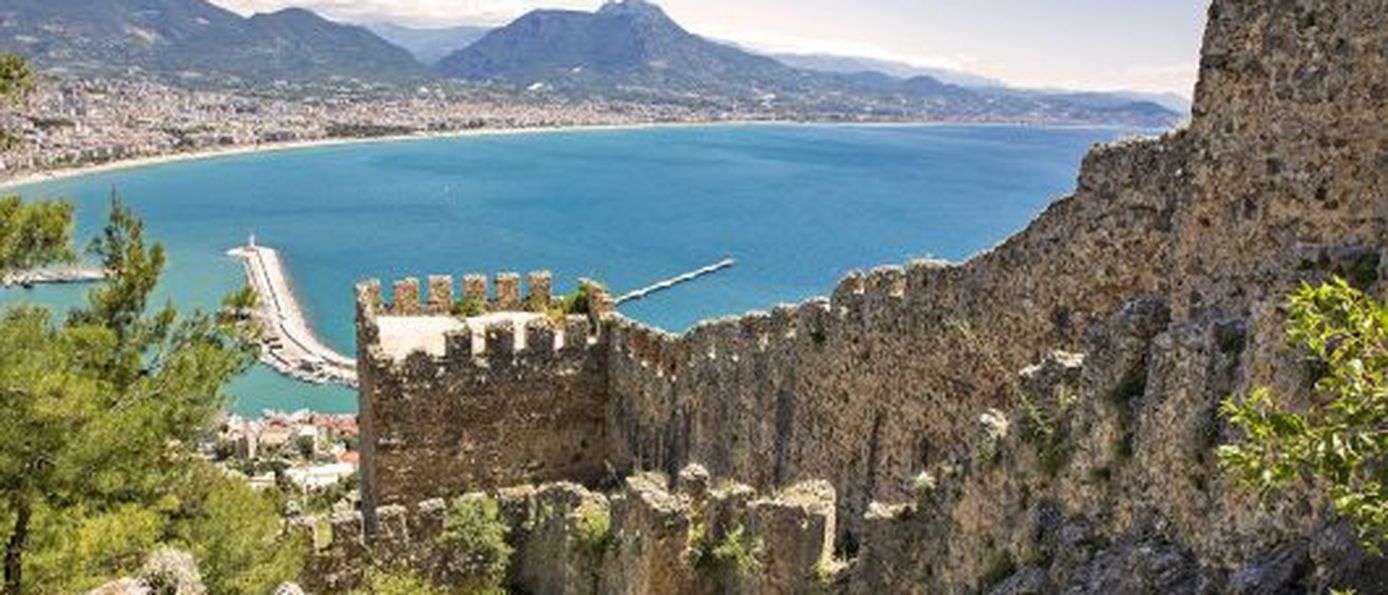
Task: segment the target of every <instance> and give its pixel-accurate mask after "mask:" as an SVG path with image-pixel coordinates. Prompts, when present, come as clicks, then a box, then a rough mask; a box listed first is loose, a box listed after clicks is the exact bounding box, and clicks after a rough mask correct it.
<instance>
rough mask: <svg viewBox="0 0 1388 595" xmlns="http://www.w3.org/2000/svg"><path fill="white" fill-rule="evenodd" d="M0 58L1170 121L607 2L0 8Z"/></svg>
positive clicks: (821, 111)
mask: <svg viewBox="0 0 1388 595" xmlns="http://www.w3.org/2000/svg"><path fill="white" fill-rule="evenodd" d="M0 49H3V50H8V51H17V52H20V53H23V54H25V55H27V56H29V57H30V58H31V59H32V60H33V61H34V62H35V63H36V64H37V65H39V66H40V67H41V68H43V69H45V70H47V71H50V72H55V73H71V74H77V75H89V74H96V75H113V74H115V75H123V74H127V73H131V72H142V73H147V74H151V75H156V76H161V77H172V78H176V79H179V80H182V81H198V80H212V81H223V80H231V81H250V82H255V81H266V80H289V81H319V80H333V79H353V80H358V81H363V82H372V83H376V82H384V83H400V82H407V81H423V80H428V79H437V78H449V79H461V80H465V81H472V82H478V83H485V84H489V85H502V86H509V87H512V88H514V89H516V90H517V91H522V90H531V91H541V90H542V91H545V92H551V93H562V94H567V95H574V96H600V97H614V98H622V99H634V100H656V101H680V102H696V103H713V104H718V103H727V102H733V103H736V104H739V105H765V106H771V107H776V108H780V109H782V110H784V111H787V112H790V113H796V114H808V115H809V116H811V117H814V116H817V115H833V114H840V115H842V114H854V115H855V116H854V117H869V118H872V117H897V118H919V119H936V120H949V119H957V120H971V121H973V120H1027V121H1067V122H1093V123H1107V124H1128V125H1140V126H1154V127H1155V126H1166V125H1169V124H1171V123H1174V122H1175V121H1176V120H1178V119H1179V118H1180V117H1181V115H1180V114H1179V113H1177V112H1174V111H1171V110H1169V109H1167V108H1165V107H1162V106H1160V105H1157V104H1155V103H1153V102H1151V101H1146V100H1145V99H1144V98H1140V97H1132V96H1120V95H1114V94H1074V93H1050V92H1040V91H1037V92H1031V91H1017V90H1010V89H1004V88H1002V87H993V86H989V85H988V84H987V83H988V81H986V80H983V79H980V80H972V79H960V78H958V77H956V78H949V77H945V78H947V79H948V80H949V82H944V81H942V80H940V78H941V76H942V73H938V72H934V73H932V72H929V71H912V70H904V69H901V68H897V67H894V66H893V65H891V64H881V63H879V64H873V63H871V62H868V63H863V64H862V66H863V68H854V67H852V66H853V65H854V63H853V62H852V61H851V60H850V61H847V62H845V61H844V60H843V59H840V60H838V61H834V60H829V59H827V58H826V57H823V56H820V57H816V58H812V59H809V58H805V57H800V58H798V59H791V58H786V57H784V56H782V59H781V60H778V59H775V58H773V57H769V56H766V55H761V54H757V53H753V52H750V51H747V50H745V49H742V48H740V47H735V46H733V45H729V44H723V43H717V42H714V41H711V40H708V39H705V38H703V37H700V36H698V35H695V34H693V33H691V32H689V31H686V30H685V29H684V28H683V27H681V26H680V25H679V24H678V23H676V22H675V21H674V20H672V19H670V18H669V16H667V15H666V14H665V12H664V11H663V10H661V9H660V8H659V7H658V6H656V5H654V4H651V3H649V2H646V1H645V0H618V1H612V2H608V3H606V4H605V5H603V6H602V7H601V8H600V9H598V10H597V11H595V12H581V11H573V10H535V11H531V12H529V13H527V14H525V15H524V16H522V17H520V18H518V19H516V20H515V21H513V22H511V23H510V24H507V25H505V26H503V27H500V28H496V29H490V30H489V29H486V28H482V27H455V28H447V29H412V28H407V27H400V26H396V25H390V24H374V25H371V26H370V27H369V28H367V27H359V26H354V25H347V24H342V23H336V22H333V21H330V20H327V19H324V18H323V17H321V16H319V15H317V14H315V13H313V12H310V11H308V10H303V9H293V8H291V9H285V10H281V11H278V12H274V13H269V14H255V15H253V16H250V17H242V16H240V15H237V14H235V13H232V12H230V11H227V10H225V9H222V8H220V7H218V6H216V5H214V4H211V3H210V2H208V1H207V0H4V1H3V2H2V3H0ZM786 62H791V64H787V63H786ZM898 66H899V65H898ZM881 71H887V72H890V73H891V74H884V73H883V72H881ZM893 75H900V76H893ZM970 83H972V84H970Z"/></svg>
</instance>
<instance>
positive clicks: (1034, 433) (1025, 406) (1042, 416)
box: [1017, 390, 1074, 475]
mask: <svg viewBox="0 0 1388 595" xmlns="http://www.w3.org/2000/svg"><path fill="white" fill-rule="evenodd" d="M1017 395H1018V397H1019V400H1020V401H1021V409H1022V423H1021V426H1022V440H1023V441H1024V442H1026V443H1027V444H1030V445H1031V446H1032V448H1034V449H1035V450H1036V458H1037V460H1038V461H1040V463H1041V468H1042V470H1044V471H1045V472H1046V473H1049V474H1051V475H1054V474H1056V473H1059V472H1060V470H1061V469H1063V468H1064V467H1065V464H1066V463H1067V462H1069V460H1070V453H1071V452H1072V451H1073V450H1074V445H1073V444H1072V441H1071V440H1070V431H1069V423H1068V422H1067V417H1066V409H1067V407H1068V402H1067V400H1066V399H1065V398H1060V399H1057V401H1058V402H1057V403H1056V404H1055V405H1054V406H1053V407H1050V408H1047V407H1042V406H1041V405H1040V404H1038V403H1037V402H1036V400H1035V399H1033V398H1031V396H1029V395H1027V394H1026V392H1025V391H1020V390H1019V391H1018V392H1017Z"/></svg>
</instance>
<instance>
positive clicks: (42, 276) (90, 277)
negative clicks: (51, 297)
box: [0, 268, 106, 288]
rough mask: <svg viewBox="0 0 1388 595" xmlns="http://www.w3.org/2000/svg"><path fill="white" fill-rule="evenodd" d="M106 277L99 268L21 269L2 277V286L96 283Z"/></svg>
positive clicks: (25, 286) (0, 283)
mask: <svg viewBox="0 0 1388 595" xmlns="http://www.w3.org/2000/svg"><path fill="white" fill-rule="evenodd" d="M105 278H106V271H103V270H101V269H97V268H72V269H40V270H33V271H20V272H18V273H13V274H10V275H5V276H4V277H0V287H14V286H20V287H24V288H30V287H33V286H35V285H64V284H70V283H95V282H97V281H101V280H104V279H105Z"/></svg>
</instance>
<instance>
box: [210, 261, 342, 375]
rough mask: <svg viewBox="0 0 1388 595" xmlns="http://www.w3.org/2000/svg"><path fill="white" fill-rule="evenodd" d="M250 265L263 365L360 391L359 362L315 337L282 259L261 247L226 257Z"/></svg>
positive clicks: (247, 277)
mask: <svg viewBox="0 0 1388 595" xmlns="http://www.w3.org/2000/svg"><path fill="white" fill-rule="evenodd" d="M227 254H228V255H230V256H234V257H236V258H239V259H241V261H242V262H244V263H245V265H246V279H247V281H248V282H249V283H250V287H251V289H252V290H254V291H255V294H256V298H257V305H256V312H255V317H256V318H257V320H259V322H260V329H261V336H260V361H261V362H263V363H265V364H266V365H268V366H270V367H271V368H274V369H275V370H276V371H278V372H280V373H281V374H284V375H286V376H289V377H291V378H295V379H297V380H301V381H304V382H310V383H313V384H340V385H343V386H348V387H352V388H355V387H356V386H357V362H356V360H355V359H352V358H349V357H346V356H344V355H341V354H339V353H337V352H336V351H333V350H332V348H330V347H328V346H327V345H326V344H324V343H323V342H322V341H321V340H319V339H318V337H317V335H315V334H314V333H313V329H312V328H310V327H309V324H308V320H307V319H306V318H304V313H303V310H302V309H301V308H300V307H299V302H298V300H297V299H296V298H295V297H294V291H293V290H292V289H291V287H290V284H289V277H288V274H287V273H286V272H285V270H284V266H283V264H282V263H281V262H280V257H279V253H278V252H276V251H275V250H273V249H271V248H266V247H264V246H257V245H256V244H255V239H254V238H252V239H251V241H250V243H249V244H248V245H246V246H243V247H240V248H236V249H233V250H230V251H228V252H227Z"/></svg>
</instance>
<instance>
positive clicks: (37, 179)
mask: <svg viewBox="0 0 1388 595" xmlns="http://www.w3.org/2000/svg"><path fill="white" fill-rule="evenodd" d="M752 123H754V122H745V121H732V120H730V121H727V122H719V121H702V122H649V123H636V124H575V125H564V126H529V127H515V128H478V129H471V130H454V131H449V132H422V133H417V134H399V135H393V136H378V137H366V138H325V139H318V140H308V141H288V142H278V143H260V144H254V145H239V146H234V147H227V148H219V149H211V150H202V151H188V152H182V153H170V154H168V155H151V156H149V157H136V158H133V159H120V160H117V161H111V162H107V163H100V164H95V165H84V166H80V167H72V168H63V169H54V170H48V171H39V172H31V173H26V174H23V175H20V176H18V177H15V178H10V179H6V180H0V190H10V189H14V188H17V187H20V186H28V185H30V184H41V183H45V182H54V181H57V180H66V179H70V178H80V177H82V176H89V175H93V174H99V173H107V172H113V171H122V170H127V169H139V168H144V167H151V166H156V165H164V164H168V163H179V162H184V161H201V160H204V159H216V158H220V157H234V156H238V155H256V154H261V153H279V152H288V151H303V150H307V149H319V148H325V147H338V146H347V145H366V144H373V143H397V142H404V141H421V140H435V139H445V138H465V137H485V136H512V135H523V134H551V133H561V132H615V131H624V130H645V129H652V128H691V127H702V126H739V125H746V124H752Z"/></svg>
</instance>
